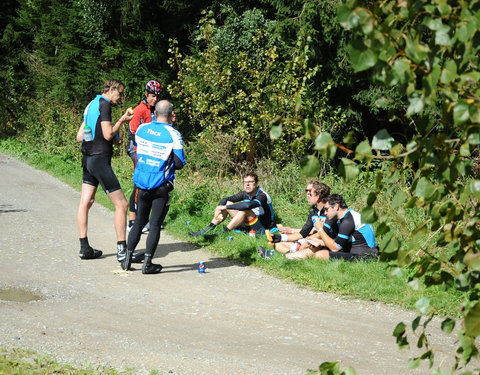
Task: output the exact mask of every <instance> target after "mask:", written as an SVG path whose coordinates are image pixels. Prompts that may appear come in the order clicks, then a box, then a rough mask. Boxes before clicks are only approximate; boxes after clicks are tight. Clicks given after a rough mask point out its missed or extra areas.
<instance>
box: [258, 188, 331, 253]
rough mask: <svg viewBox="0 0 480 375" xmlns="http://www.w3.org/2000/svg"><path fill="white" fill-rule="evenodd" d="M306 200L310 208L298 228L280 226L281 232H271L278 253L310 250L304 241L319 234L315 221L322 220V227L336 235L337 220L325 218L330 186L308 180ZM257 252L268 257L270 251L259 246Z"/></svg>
mask: <svg viewBox="0 0 480 375" xmlns="http://www.w3.org/2000/svg"><path fill="white" fill-rule="evenodd" d="M305 192H306V195H307V201H308V203H310V204H311V206H312V208H311V210H310V213H309V215H308V217H307V221H306V223H305V225H304V226H303V227H302V229H300V230H296V229H293V228H289V227H282V228H281V229H280V231H281V232H282V234H273V235H272V242H273V243H274V245H273V248H274V249H275V250H276V251H278V252H280V253H294V252H296V251H300V250H306V251H311V250H310V248H309V246H310V245H309V243H308V242H307V241H306V240H307V239H309V238H318V237H319V234H318V232H317V229H316V228H315V223H316V222H318V221H319V220H323V229H324V230H325V232H326V233H328V235H329V236H330V237H332V238H335V237H336V235H337V228H338V226H337V220H336V219H331V220H330V219H327V218H326V216H325V209H324V205H325V202H326V199H327V197H328V196H329V195H330V188H329V187H328V186H327V185H325V184H324V183H322V182H319V181H310V182H309V183H308V184H307V187H306V189H305ZM258 254H259V255H260V256H261V257H262V258H264V259H268V258H269V257H270V255H269V254H270V252H269V251H268V250H267V249H265V248H263V247H261V246H259V248H258Z"/></svg>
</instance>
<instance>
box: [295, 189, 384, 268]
mask: <svg viewBox="0 0 480 375" xmlns="http://www.w3.org/2000/svg"><path fill="white" fill-rule="evenodd" d="M325 211H326V213H327V218H328V219H337V220H338V235H337V237H335V238H330V237H329V236H328V235H327V234H326V233H325V231H323V229H321V228H320V227H319V226H320V223H317V225H316V227H317V230H318V231H319V233H320V239H311V240H309V241H308V242H309V243H310V244H311V247H312V250H313V251H314V254H315V257H316V258H320V259H331V258H332V259H344V260H348V261H351V260H357V259H371V258H376V257H377V256H378V246H377V243H376V241H375V234H374V232H373V227H372V226H371V225H370V224H364V223H362V217H361V215H360V214H359V213H358V212H357V211H354V210H352V209H351V208H348V206H347V204H346V203H345V201H344V199H343V197H342V196H341V195H339V194H332V195H330V196H329V197H328V199H327V202H326V204H325ZM325 248H327V250H325ZM298 255H299V254H298V253H292V254H287V258H289V259H301V257H298Z"/></svg>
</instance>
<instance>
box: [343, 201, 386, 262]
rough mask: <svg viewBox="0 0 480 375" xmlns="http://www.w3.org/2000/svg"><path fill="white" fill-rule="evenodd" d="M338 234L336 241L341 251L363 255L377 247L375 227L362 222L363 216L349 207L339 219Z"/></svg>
mask: <svg viewBox="0 0 480 375" xmlns="http://www.w3.org/2000/svg"><path fill="white" fill-rule="evenodd" d="M338 225H339V228H338V236H337V238H335V243H336V244H337V247H338V249H339V250H340V251H343V252H350V253H352V254H357V255H361V254H364V253H365V252H367V251H369V250H371V249H372V248H376V247H377V243H376V241H375V234H374V231H373V227H372V226H371V225H370V224H363V223H362V216H361V215H360V213H358V212H357V211H354V210H352V209H349V210H348V211H347V212H346V213H345V214H344V215H343V216H342V217H341V218H340V219H339V220H338Z"/></svg>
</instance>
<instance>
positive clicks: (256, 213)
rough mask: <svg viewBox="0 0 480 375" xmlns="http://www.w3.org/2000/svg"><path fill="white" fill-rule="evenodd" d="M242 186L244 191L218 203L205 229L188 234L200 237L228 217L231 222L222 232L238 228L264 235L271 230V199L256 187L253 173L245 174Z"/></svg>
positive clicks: (255, 178) (255, 177) (272, 225)
mask: <svg viewBox="0 0 480 375" xmlns="http://www.w3.org/2000/svg"><path fill="white" fill-rule="evenodd" d="M243 185H244V189H245V190H244V191H241V192H239V193H238V194H235V195H232V196H231V197H226V198H223V199H222V200H221V201H220V203H219V204H218V206H217V207H216V208H215V213H214V215H213V219H212V221H211V223H210V224H209V225H208V226H207V227H206V228H205V229H201V230H199V231H196V232H189V233H188V234H189V235H190V236H202V235H204V234H206V233H207V232H209V231H210V230H212V229H214V228H215V227H216V226H217V225H218V224H220V223H221V222H223V221H224V220H225V219H226V218H227V216H230V217H231V220H230V222H229V223H228V225H226V226H224V227H223V231H224V232H228V231H231V230H233V229H235V228H238V229H242V230H246V231H247V232H248V231H250V230H252V229H253V230H254V231H255V233H256V234H264V233H265V230H266V229H272V228H273V227H274V222H273V206H272V199H271V198H270V196H269V195H268V194H267V193H266V192H265V191H263V190H262V189H261V188H260V186H259V185H258V176H257V175H256V174H255V173H253V172H251V173H247V174H246V175H245V176H244V178H243Z"/></svg>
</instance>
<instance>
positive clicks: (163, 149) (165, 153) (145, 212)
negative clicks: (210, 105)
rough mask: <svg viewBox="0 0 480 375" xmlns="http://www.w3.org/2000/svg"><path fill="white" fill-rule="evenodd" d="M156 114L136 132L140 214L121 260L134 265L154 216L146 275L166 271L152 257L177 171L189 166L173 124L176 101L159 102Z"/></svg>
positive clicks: (148, 239)
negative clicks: (144, 230)
mask: <svg viewBox="0 0 480 375" xmlns="http://www.w3.org/2000/svg"><path fill="white" fill-rule="evenodd" d="M155 116H156V119H155V121H153V122H150V123H146V124H141V125H140V126H139V127H138V129H137V131H136V133H135V142H136V144H137V165H136V167H135V172H134V173H133V183H134V184H135V186H136V187H137V188H138V196H137V216H136V218H135V222H134V224H133V227H132V229H131V230H130V233H129V235H128V246H127V256H126V257H125V259H124V260H123V261H122V263H121V265H122V268H123V269H124V270H128V269H129V268H130V264H131V262H132V256H133V252H134V250H135V248H136V246H137V245H138V242H139V241H140V237H141V234H142V229H143V228H144V227H145V224H147V222H148V218H149V216H150V231H149V232H148V237H147V243H146V250H145V260H144V262H143V267H142V273H143V274H156V273H159V272H161V270H162V266H161V265H160V264H154V263H152V259H153V256H154V255H155V250H156V249H157V245H158V241H159V239H160V230H161V228H162V224H163V220H164V219H165V216H166V215H167V212H168V208H169V203H170V196H171V191H172V190H173V181H174V180H175V171H176V170H179V169H181V168H183V166H184V165H185V156H184V153H183V141H182V136H181V134H180V132H178V131H177V130H176V129H174V128H173V127H172V118H173V117H174V113H173V107H172V103H170V102H169V101H168V100H161V101H159V102H158V103H157V104H156V105H155Z"/></svg>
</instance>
